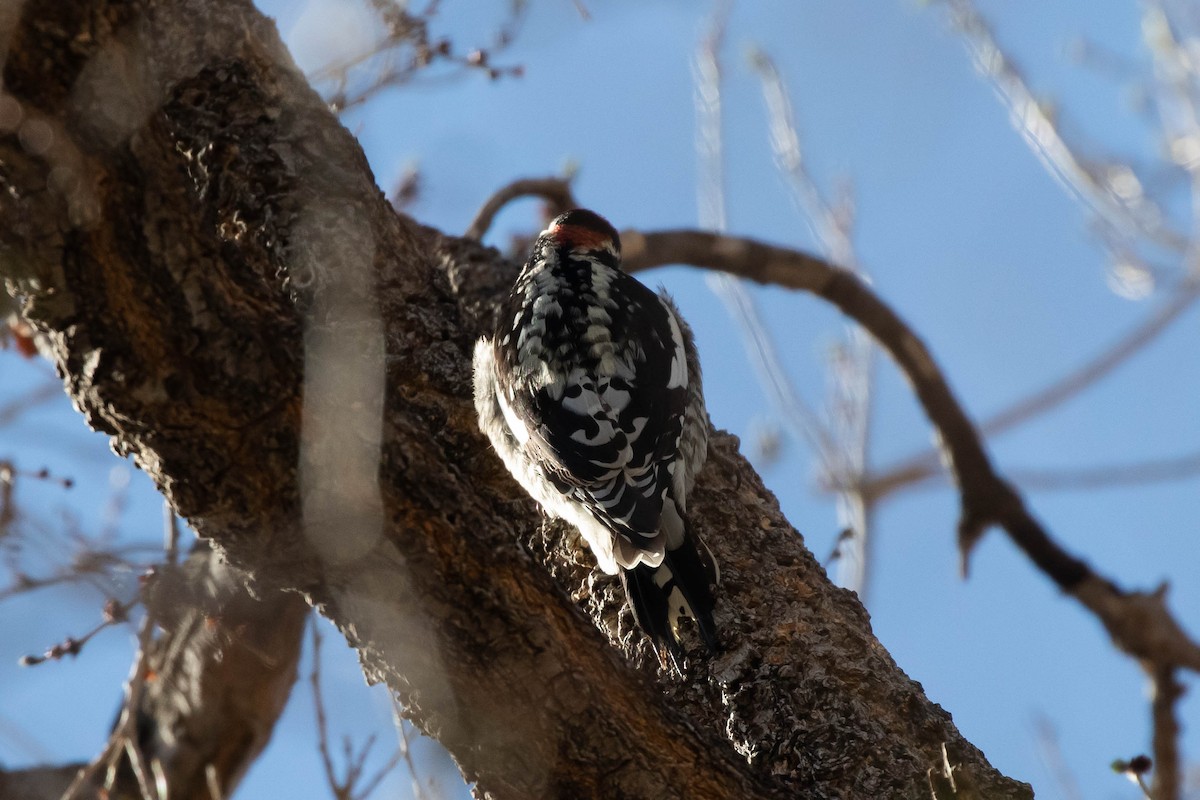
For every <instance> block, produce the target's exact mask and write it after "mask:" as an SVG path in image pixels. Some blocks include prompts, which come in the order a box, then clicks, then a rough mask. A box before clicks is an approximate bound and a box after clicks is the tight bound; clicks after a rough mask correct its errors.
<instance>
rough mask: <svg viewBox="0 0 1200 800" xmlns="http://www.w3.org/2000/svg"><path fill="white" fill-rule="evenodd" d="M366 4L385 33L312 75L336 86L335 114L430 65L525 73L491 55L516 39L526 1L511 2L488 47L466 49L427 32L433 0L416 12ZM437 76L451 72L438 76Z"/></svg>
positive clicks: (375, 0)
mask: <svg viewBox="0 0 1200 800" xmlns="http://www.w3.org/2000/svg"><path fill="white" fill-rule="evenodd" d="M370 5H372V6H373V7H374V8H373V10H374V11H375V13H376V14H377V15H378V16H379V19H380V23H381V25H380V28H381V29H382V30H383V31H384V32H385V33H384V35H383V36H382V37H381V38H380V39H379V41H377V42H375V43H374V44H372V45H371V46H370V47H368V48H366V49H365V50H363V51H362V52H359V53H357V54H355V55H353V56H350V57H348V58H345V59H343V60H341V61H338V62H334V63H331V64H328V65H326V66H324V67H322V68H321V69H319V70H317V71H315V72H314V73H313V74H312V75H311V79H312V81H313V82H314V83H326V82H331V83H332V84H333V85H334V86H335V87H336V88H335V89H334V90H333V92H332V93H331V94H330V96H329V99H328V102H329V106H330V108H331V109H332V110H333V111H335V112H337V113H341V112H344V111H346V110H347V109H350V108H354V107H355V106H359V105H362V104H363V103H365V102H367V101H368V100H370V99H371V98H372V97H374V96H375V95H376V94H378V93H380V92H381V91H383V90H384V89H389V88H394V87H397V86H401V85H404V84H406V83H409V82H411V81H413V80H414V79H416V78H417V77H418V75H421V74H422V73H425V72H426V71H427V70H429V69H430V68H431V67H433V66H434V65H442V66H447V67H453V68H455V69H456V70H457V71H458V73H465V72H481V73H483V74H484V75H486V76H488V77H489V78H491V79H493V80H495V79H496V78H500V77H505V76H511V77H520V76H521V75H522V74H523V73H524V70H523V68H522V67H521V66H520V65H519V64H518V65H505V66H500V65H497V64H496V63H495V55H496V54H497V53H498V52H500V51H502V50H503V49H505V48H506V47H508V46H509V45H510V44H511V43H512V41H513V40H514V39H515V38H516V32H517V28H518V27H519V25H520V22H521V20H522V18H523V16H524V11H525V8H526V6H527V2H526V0H511V2H510V3H509V15H508V18H507V19H506V20H505V21H504V22H503V23H502V24H501V26H500V29H499V30H498V31H497V33H496V35H495V36H494V37H493V41H492V43H491V44H490V45H489V46H487V47H476V48H473V49H470V50H468V51H466V52H461V51H456V48H455V46H454V43H453V42H452V41H451V40H450V39H449V38H445V37H434V36H432V35H431V33H430V30H429V22H430V20H431V19H432V18H433V16H434V15H435V13H436V11H437V4H436V3H430V4H429V5H428V6H427V7H426V8H425V9H424V10H423V11H421V12H420V13H417V14H413V13H410V12H409V11H408V10H407V7H406V6H407V4H404V3H396V2H390V0H370ZM368 68H370V69H371V70H372V71H373V74H372V75H371V76H370V79H369V80H367V81H366V82H365V85H363V86H362V87H361V88H357V89H352V88H351V86H350V84H351V82H352V77H353V74H354V73H356V72H357V71H360V70H366V69H368ZM440 77H443V78H444V77H450V76H447V75H445V74H441V75H440Z"/></svg>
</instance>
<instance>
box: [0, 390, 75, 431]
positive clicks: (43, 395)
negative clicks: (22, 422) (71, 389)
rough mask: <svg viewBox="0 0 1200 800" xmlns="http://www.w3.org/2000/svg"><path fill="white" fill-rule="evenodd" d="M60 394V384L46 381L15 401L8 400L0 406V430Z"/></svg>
mask: <svg viewBox="0 0 1200 800" xmlns="http://www.w3.org/2000/svg"><path fill="white" fill-rule="evenodd" d="M60 394H62V382H61V381H59V380H57V379H51V380H47V381H46V382H44V383H41V384H38V385H37V386H34V387H33V388H32V389H30V390H29V391H27V392H25V393H24V394H22V395H21V396H20V397H18V398H16V399H15V400H10V401H9V402H7V403H5V404H4V405H2V406H0V428H2V427H4V426H6V425H11V424H12V423H13V422H15V421H16V420H17V418H18V417H20V416H21V415H22V414H24V413H25V412H26V411H29V410H31V409H33V408H34V407H35V406H37V405H39V404H41V403H44V402H45V401H47V400H49V399H50V398H52V397H56V396H58V395H60Z"/></svg>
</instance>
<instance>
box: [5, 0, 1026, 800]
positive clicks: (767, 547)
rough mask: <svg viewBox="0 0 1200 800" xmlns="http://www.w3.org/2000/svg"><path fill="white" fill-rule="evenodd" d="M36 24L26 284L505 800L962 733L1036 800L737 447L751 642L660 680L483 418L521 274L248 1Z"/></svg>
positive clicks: (26, 120)
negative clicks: (334, 107)
mask: <svg viewBox="0 0 1200 800" xmlns="http://www.w3.org/2000/svg"><path fill="white" fill-rule="evenodd" d="M11 22H12V23H13V24H14V25H15V28H14V29H13V30H10V31H6V32H7V33H9V34H10V35H9V36H8V37H6V38H7V39H8V40H9V49H8V58H7V61H6V63H5V65H4V81H3V86H4V87H5V91H6V92H7V94H6V95H4V96H3V98H0V101H2V102H3V103H5V104H6V108H8V109H9V110H10V111H11V110H13V109H14V108H15V109H16V112H17V113H16V116H15V117H8V116H6V117H4V119H7V120H10V121H11V120H12V119H14V118H15V119H16V120H17V122H16V123H14V124H12V125H10V126H9V127H8V129H7V130H6V132H5V133H4V134H3V136H0V184H2V187H0V188H3V189H4V192H0V218H2V219H3V221H4V224H3V225H0V243H2V244H3V246H4V248H5V249H4V250H3V251H2V253H0V274H3V275H4V277H5V279H6V281H7V283H8V285H9V286H10V289H11V291H13V292H14V293H16V294H17V295H19V296H21V298H22V300H23V310H24V313H25V314H26V315H27V316H28V317H29V318H30V319H31V320H33V321H34V322H35V324H37V325H38V327H39V328H40V329H41V330H43V331H45V332H46V333H47V335H48V337H49V341H50V343H51V346H52V348H53V350H54V353H55V358H56V360H57V363H58V368H59V370H60V373H61V374H62V375H63V376H64V378H65V381H66V383H67V388H68V390H69V391H70V393H71V395H72V397H73V399H74V401H75V402H76V404H77V406H78V407H79V408H81V409H82V410H83V412H84V414H85V415H86V416H87V418H88V421H89V422H90V423H91V424H92V425H93V426H94V427H96V428H97V429H100V430H103V431H105V432H106V433H108V434H109V435H111V436H112V437H113V442H114V444H115V445H116V446H117V447H118V449H120V450H121V451H122V452H125V453H131V454H132V455H133V456H134V457H135V459H136V460H137V462H138V464H139V465H140V466H141V467H142V468H143V469H145V470H146V471H147V473H148V474H150V475H151V477H152V478H153V479H154V480H155V481H156V482H157V483H158V485H159V486H160V487H161V488H162V490H163V491H164V492H165V493H166V494H167V496H168V497H169V498H170V499H171V501H172V503H173V504H174V506H175V507H176V509H178V510H179V511H180V513H182V514H183V515H184V516H186V517H187V518H188V519H189V521H190V522H191V523H192V524H193V526H194V527H195V528H196V529H197V531H198V532H199V533H200V534H201V535H203V536H205V537H207V538H209V539H210V540H211V541H212V542H214V543H215V544H216V545H218V546H219V547H220V548H221V549H222V551H223V552H224V553H225V554H227V555H228V557H229V558H230V559H231V560H233V561H234V562H235V563H237V564H238V565H239V566H241V567H244V568H245V569H247V570H248V571H249V572H250V573H251V574H252V576H253V577H254V578H255V579H256V580H257V581H258V582H259V584H260V585H263V586H271V585H274V586H281V587H286V588H291V589H293V590H297V591H301V592H303V593H305V594H306V595H307V596H308V597H309V598H311V600H312V601H313V602H314V603H315V604H317V605H319V607H320V608H321V610H322V612H323V613H325V614H326V615H327V616H328V617H329V618H330V619H332V620H333V621H334V622H335V623H337V624H338V626H339V627H340V628H341V630H342V631H343V632H344V634H345V635H346V637H347V639H348V640H349V642H350V643H351V644H352V645H354V646H355V647H356V648H357V649H358V651H359V654H360V657H361V659H362V661H363V664H364V669H365V671H366V673H367V674H368V676H370V677H372V678H375V679H380V680H386V681H387V682H388V683H389V685H390V686H391V687H392V688H393V689H394V690H395V691H396V692H397V693H398V694H399V696H400V698H401V699H402V700H403V702H404V704H405V706H406V709H407V713H408V714H409V715H410V716H411V717H412V719H413V720H414V721H415V722H416V723H417V724H418V725H419V726H420V727H421V728H422V729H423V730H424V731H426V732H427V733H430V734H431V735H435V736H437V738H438V739H439V740H440V741H441V742H442V743H443V744H445V745H446V746H447V748H448V749H449V750H450V751H451V752H452V753H453V754H454V755H455V757H456V758H457V759H458V762H459V764H460V766H461V768H462V770H463V773H464V775H465V777H466V778H467V779H468V780H471V781H476V782H477V785H476V792H477V794H479V795H481V796H487V797H496V798H524V797H548V796H558V797H599V796H604V797H629V798H633V797H648V798H649V797H653V798H658V797H663V796H681V797H705V798H721V797H731V798H732V797H737V798H742V797H781V798H782V797H787V798H792V797H796V796H804V797H813V798H820V797H840V798H877V797H898V798H910V797H912V798H917V797H921V798H924V797H927V796H928V792H929V781H930V777H929V775H930V769H931V768H940V766H941V765H942V763H943V748H945V752H946V753H947V754H948V755H947V756H946V760H948V762H949V763H950V764H951V765H953V766H954V767H955V768H956V769H955V772H954V773H953V774H954V776H955V780H956V783H957V787H958V797H963V798H970V797H980V798H981V797H987V798H1026V797H1029V796H1030V794H1029V790H1028V787H1026V786H1024V785H1022V784H1019V783H1016V782H1014V781H1011V780H1009V779H1006V778H1004V777H1003V776H1001V775H999V774H998V773H996V772H995V770H993V769H992V768H991V767H990V766H989V765H988V764H987V762H986V760H985V759H984V758H983V756H982V754H981V753H979V751H978V750H977V749H975V748H974V747H973V746H972V745H971V744H970V743H969V742H967V741H965V740H964V739H963V738H962V737H961V736H960V735H959V733H958V732H957V730H955V728H954V726H953V724H952V723H951V721H950V719H949V716H948V715H947V714H945V713H944V712H943V711H941V709H939V708H938V707H937V706H936V705H934V704H933V703H931V702H930V701H929V700H928V699H927V698H926V697H925V696H924V695H923V693H922V692H921V690H920V687H919V686H918V685H917V684H915V683H914V682H912V681H911V680H909V679H908V678H907V677H906V676H905V675H904V674H903V673H902V672H901V671H900V670H899V669H898V668H897V667H896V665H895V664H894V663H893V662H892V661H891V659H890V658H889V657H888V655H887V653H886V652H885V651H884V650H883V648H882V647H881V646H880V645H879V643H878V642H877V641H876V640H875V639H874V637H873V636H872V635H871V632H870V627H869V623H868V619H867V615H866V614H865V612H864V611H863V609H862V607H861V606H860V605H859V603H858V601H857V600H856V598H854V597H853V595H852V594H850V593H848V592H844V591H842V590H839V589H838V588H836V587H834V586H832V585H831V584H830V583H829V582H828V580H827V579H826V577H825V575H824V572H823V571H822V570H821V568H820V566H819V565H818V564H817V563H816V562H815V561H814V560H813V558H812V556H811V555H810V554H809V553H808V552H807V551H806V550H805V549H804V547H803V544H802V540H801V539H800V537H799V536H798V534H796V532H795V531H794V529H792V528H791V527H790V526H789V525H788V524H787V522H786V520H784V519H783V517H782V515H781V514H780V513H779V509H778V507H777V504H776V503H775V500H774V498H773V497H772V496H771V495H770V493H768V492H767V491H766V490H765V488H763V486H762V484H761V482H759V480H758V478H757V476H755V475H754V473H753V471H752V470H751V469H750V468H749V466H748V465H747V464H746V463H745V462H744V460H742V459H741V458H740V456H738V455H737V453H736V442H735V441H734V440H733V439H732V438H731V437H729V436H726V435H721V434H714V436H713V438H712V447H711V454H710V460H709V461H710V465H709V467H708V468H706V470H705V472H704V474H703V475H702V476H701V478H700V480H699V483H698V487H697V490H696V494H695V501H694V507H693V508H691V509H689V510H690V511H691V512H692V514H693V519H694V523H695V525H696V526H697V528H698V529H699V531H700V533H701V535H703V536H704V537H705V538H706V540H707V541H709V542H710V543H712V545H713V549H714V551H715V552H716V556H717V558H718V560H719V561H720V562H721V564H722V567H723V575H724V581H723V583H722V585H721V587H720V595H719V600H718V609H717V624H718V627H719V629H720V631H721V638H722V643H723V645H724V649H725V652H724V654H723V655H722V656H720V657H719V658H716V659H713V660H712V661H705V660H702V659H698V660H696V661H695V662H694V663H693V664H692V665H691V667H690V668H689V670H688V674H687V676H686V678H683V679H674V678H671V677H669V676H660V675H657V674H656V671H655V662H654V659H653V658H652V657H651V656H650V655H649V654H648V652H647V646H646V644H645V642H644V641H643V638H642V637H641V636H640V635H638V634H637V633H636V632H634V631H632V629H631V620H630V618H629V616H628V612H627V611H626V610H625V607H624V600H623V597H622V596H621V592H620V589H619V587H617V586H615V585H614V583H613V581H612V580H611V579H608V578H606V577H604V576H602V575H599V574H598V573H597V572H596V571H595V570H594V568H593V567H592V562H591V560H590V558H589V557H588V556H587V555H586V554H585V552H584V551H583V549H582V548H581V546H580V544H579V542H578V541H577V537H576V536H575V535H574V534H573V533H571V532H570V531H567V530H565V529H563V528H562V527H561V526H558V525H546V524H540V523H539V517H538V515H537V512H536V510H535V509H534V508H533V507H532V506H531V504H530V503H529V501H527V500H526V499H524V497H523V495H522V493H521V492H520V490H519V489H518V488H517V487H516V486H514V485H513V483H512V481H511V479H510V478H509V476H508V475H507V473H506V472H505V471H504V469H503V467H502V466H501V465H500V464H499V462H498V460H497V459H496V457H495V456H494V454H493V453H492V452H491V451H490V450H489V448H488V447H487V445H486V442H485V440H484V439H483V437H482V435H481V434H480V433H479V432H478V431H477V429H476V422H475V414H474V409H473V406H472V403H471V376H470V353H471V349H472V346H473V344H474V340H475V338H476V337H477V336H478V335H479V333H480V332H481V331H483V330H484V329H485V328H486V327H487V326H488V325H489V324H490V322H491V315H492V313H493V312H492V309H493V308H494V303H495V301H496V299H497V298H498V297H499V296H500V295H501V294H502V293H503V292H504V291H506V290H507V288H508V286H509V285H510V283H511V280H512V278H513V277H514V275H515V269H516V268H515V266H514V265H511V264H507V263H505V262H504V261H503V260H502V259H501V258H500V257H499V256H498V255H497V254H496V253H495V252H494V251H492V250H488V249H485V248H482V247H480V246H479V245H478V244H477V243H475V242H471V241H467V240H460V239H452V238H444V237H441V236H439V235H437V234H436V233H434V232H432V231H428V230H423V229H420V228H419V227H417V226H416V225H414V224H413V223H412V222H411V221H409V220H407V219H404V218H402V217H397V216H396V215H394V214H393V213H392V211H391V209H390V208H389V207H388V205H387V203H386V201H385V199H384V198H383V197H382V195H381V194H380V192H379V191H378V189H377V188H376V187H375V186H374V183H373V181H372V178H371V175H370V172H369V170H368V169H367V166H366V164H365V161H364V160H363V158H362V154H361V152H360V151H359V149H358V148H357V145H356V144H355V142H354V141H353V139H352V138H351V137H350V135H349V134H348V133H347V132H346V131H345V130H344V129H343V128H342V127H341V126H340V125H339V124H338V123H337V121H336V120H335V119H333V117H332V116H330V114H329V113H328V111H327V110H326V109H325V107H324V104H323V103H322V102H321V101H320V99H319V98H318V97H317V96H316V95H315V94H314V93H312V92H311V91H310V90H309V88H308V87H307V86H306V85H305V83H304V81H303V78H302V77H301V76H300V74H299V73H298V72H297V71H296V70H295V68H294V66H293V65H292V64H291V62H290V60H289V59H288V57H287V54H286V53H285V52H284V51H283V49H282V46H281V44H280V43H279V41H278V38H277V36H276V34H275V31H274V29H273V27H272V26H271V25H270V24H269V23H267V22H265V21H264V20H263V19H262V18H261V16H260V15H259V14H258V12H256V11H255V10H254V9H253V8H252V7H251V6H250V4H249V3H248V2H244V1H242V0H178V2H174V3H161V2H150V0H125V1H123V2H118V1H117V0H91V2H80V3H72V4H37V3H28V4H26V5H25V6H24V7H23V9H22V17H21V18H20V19H19V20H16V19H13V20H11ZM398 133H399V134H400V135H403V131H402V129H401V130H399V131H398ZM701 263H702V262H701ZM348 346H349V349H348ZM329 354H333V355H334V356H336V357H332V358H331V357H330V356H329ZM376 368H378V371H376ZM343 375H345V376H349V377H350V378H353V380H347V381H344V382H343V381H340V380H339V378H341V377H342V376H343ZM339 385H341V386H342V387H343V392H342V393H341V394H340V395H339V394H338V393H337V392H336V391H335V390H336V389H337V388H338V386H339ZM346 387H350V391H349V392H347V391H346ZM360 389H361V390H362V391H361V392H360V391H359V390H360ZM347 422H349V423H351V424H350V425H349V426H347V424H346V423H347ZM364 465H366V467H365V469H366V477H365V478H364ZM343 468H344V469H343ZM302 486H303V487H304V488H303V490H302V489H301V487H302ZM581 603H582V604H584V605H585V607H586V610H587V612H588V614H589V615H590V616H591V618H592V620H593V621H594V622H595V623H597V625H593V624H588V622H587V621H586V620H585V619H584V617H583V616H582V615H581V613H580V607H579V606H580V604H581ZM938 780H941V779H938ZM939 786H940V784H939ZM941 791H942V790H941V789H940V788H939V793H940V792H941Z"/></svg>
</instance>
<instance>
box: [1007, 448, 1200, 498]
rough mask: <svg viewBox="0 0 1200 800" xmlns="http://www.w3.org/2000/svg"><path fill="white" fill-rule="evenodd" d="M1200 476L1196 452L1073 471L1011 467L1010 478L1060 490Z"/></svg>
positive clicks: (1198, 459) (1031, 484)
mask: <svg viewBox="0 0 1200 800" xmlns="http://www.w3.org/2000/svg"><path fill="white" fill-rule="evenodd" d="M1197 475H1200V452H1198V453H1188V454H1187V455H1183V456H1176V457H1174V458H1158V459H1148V460H1146V461H1138V462H1134V463H1130V464H1116V465H1111V466H1101V467H1090V468H1086V469H1074V470H1034V469H1014V470H1012V476H1013V481H1014V482H1015V483H1017V484H1019V485H1021V486H1024V487H1026V488H1028V489H1037V490H1039V491H1062V490H1072V489H1074V490H1078V489H1103V488H1109V487H1113V486H1138V485H1142V484H1148V483H1166V482H1168V481H1178V480H1186V479H1188V478H1194V477H1195V476H1197Z"/></svg>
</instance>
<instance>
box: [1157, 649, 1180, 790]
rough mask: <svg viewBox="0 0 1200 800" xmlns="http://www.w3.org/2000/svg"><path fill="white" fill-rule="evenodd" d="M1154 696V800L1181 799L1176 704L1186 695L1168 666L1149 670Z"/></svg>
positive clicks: (1172, 668) (1173, 669) (1178, 730)
mask: <svg viewBox="0 0 1200 800" xmlns="http://www.w3.org/2000/svg"><path fill="white" fill-rule="evenodd" d="M1150 679H1151V685H1152V686H1151V688H1152V691H1153V697H1152V699H1151V702H1150V713H1151V717H1152V719H1153V724H1154V734H1153V736H1154V778H1153V780H1152V781H1151V786H1150V788H1151V792H1152V794H1153V795H1154V800H1179V796H1180V788H1181V787H1182V785H1183V778H1182V771H1181V765H1180V759H1179V734H1180V728H1179V718H1178V716H1177V715H1176V706H1177V705H1178V703H1179V699H1180V698H1181V697H1183V691H1184V690H1183V685H1182V684H1181V683H1180V682H1179V679H1178V678H1177V677H1176V675H1175V668H1174V667H1172V666H1169V665H1159V666H1155V667H1154V668H1153V669H1152V670H1150Z"/></svg>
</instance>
